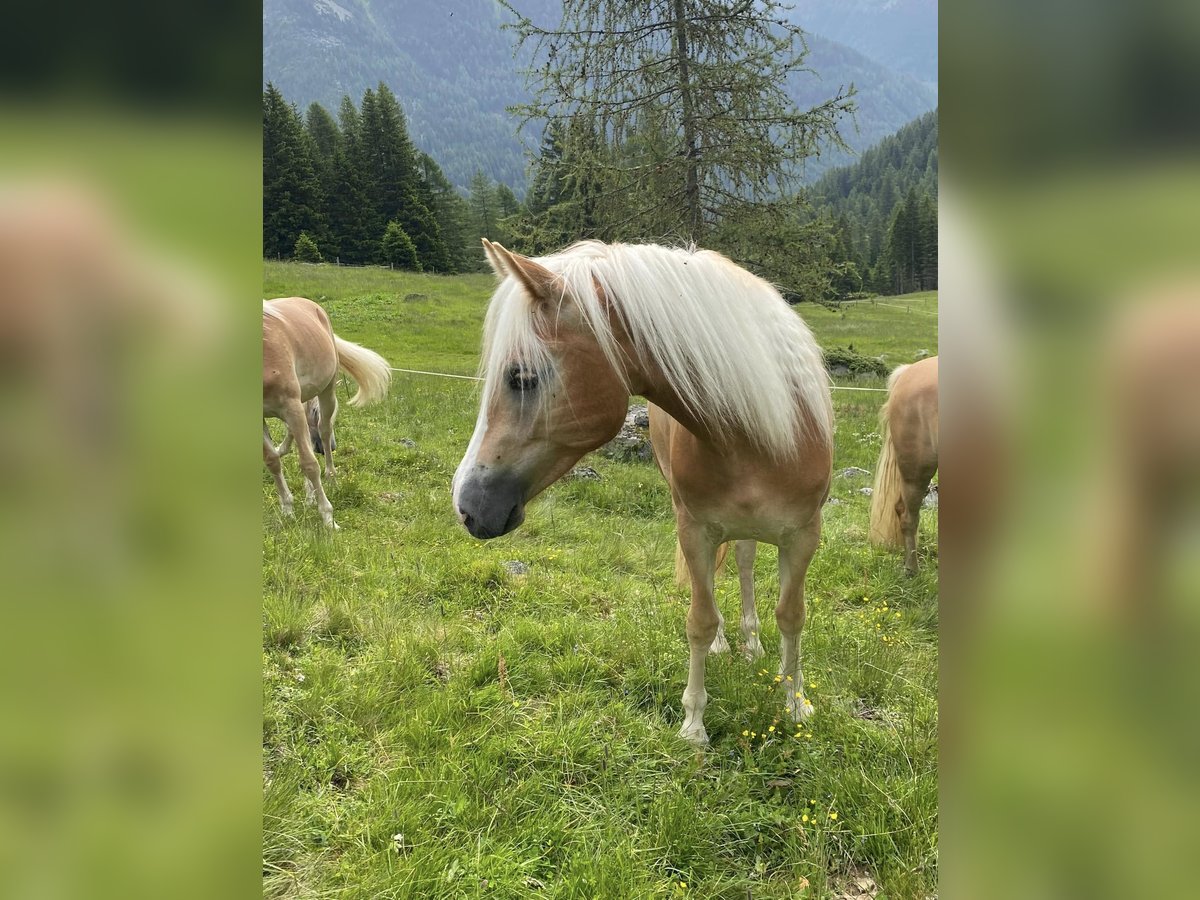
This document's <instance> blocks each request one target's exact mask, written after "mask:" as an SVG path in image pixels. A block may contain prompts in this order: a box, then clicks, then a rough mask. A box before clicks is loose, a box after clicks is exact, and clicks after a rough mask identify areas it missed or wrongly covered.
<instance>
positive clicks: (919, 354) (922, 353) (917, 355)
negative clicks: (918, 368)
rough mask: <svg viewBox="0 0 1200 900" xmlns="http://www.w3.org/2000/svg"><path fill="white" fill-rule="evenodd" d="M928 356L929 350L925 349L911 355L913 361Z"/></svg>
mask: <svg viewBox="0 0 1200 900" xmlns="http://www.w3.org/2000/svg"><path fill="white" fill-rule="evenodd" d="M928 355H929V350H928V349H927V348H925V347H922V348H921V349H920V350H918V351H917V352H916V353H914V354H913V359H924V358H925V357H927V356H928Z"/></svg>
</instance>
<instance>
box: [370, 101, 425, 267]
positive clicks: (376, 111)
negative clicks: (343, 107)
mask: <svg viewBox="0 0 1200 900" xmlns="http://www.w3.org/2000/svg"><path fill="white" fill-rule="evenodd" d="M359 121H360V124H359V141H360V143H361V145H362V151H363V158H364V161H365V163H366V169H365V172H366V173H368V174H367V188H368V193H369V195H370V196H371V199H372V201H373V204H374V207H375V209H376V211H377V213H378V214H379V216H380V218H382V219H383V220H384V221H388V222H391V221H396V222H399V223H400V225H401V227H402V228H403V229H404V232H405V233H406V234H407V235H408V236H409V237H410V238H411V239H412V242H413V245H414V246H415V247H416V248H417V254H418V255H419V256H420V258H421V260H422V262H424V263H428V264H429V266H430V268H438V267H439V264H441V267H442V268H443V269H444V268H445V262H444V261H445V259H446V249H445V245H444V243H443V241H442V236H441V229H439V228H438V224H437V221H436V220H435V219H434V217H433V215H432V213H430V211H429V209H428V207H426V205H425V204H424V203H423V202H421V197H420V190H419V186H418V177H417V164H416V151H415V150H414V149H413V145H412V141H411V140H410V139H409V136H408V127H407V125H406V124H405V120H404V112H403V111H402V110H401V109H400V104H399V103H398V102H397V100H396V97H395V95H394V94H393V93H392V92H391V90H389V89H388V87H387V85H385V84H383V83H380V85H379V88H378V90H377V91H372V90H371V89H369V88H368V89H367V91H366V92H365V93H364V94H363V101H362V107H361V109H360V111H359Z"/></svg>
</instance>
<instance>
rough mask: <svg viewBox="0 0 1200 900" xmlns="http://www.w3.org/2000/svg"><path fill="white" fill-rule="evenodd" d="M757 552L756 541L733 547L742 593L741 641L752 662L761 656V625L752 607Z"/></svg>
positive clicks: (754, 607) (740, 542) (743, 542)
mask: <svg viewBox="0 0 1200 900" xmlns="http://www.w3.org/2000/svg"><path fill="white" fill-rule="evenodd" d="M757 552H758V542H757V541H738V542H737V544H736V545H735V547H734V556H735V558H736V559H737V569H738V586H739V587H740V588H741V593H742V641H743V642H745V644H746V655H747V656H748V657H749V658H750V659H751V660H752V661H753V660H756V659H758V658H760V657H761V656H762V655H763V645H762V639H761V638H760V635H761V634H762V625H761V624H760V623H759V621H758V608H757V607H756V606H755V605H754V556H755V554H756V553H757Z"/></svg>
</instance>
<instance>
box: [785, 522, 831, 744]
mask: <svg viewBox="0 0 1200 900" xmlns="http://www.w3.org/2000/svg"><path fill="white" fill-rule="evenodd" d="M820 540H821V514H820V512H818V513H817V514H816V515H815V516H813V520H812V522H811V523H809V524H808V525H806V526H805V527H804V528H803V529H802V530H801V531H800V532H799V533H797V535H796V536H795V538H793V539H792V540H791V541H788V542H786V543H781V544H780V545H779V605H778V606H776V607H775V622H776V624H778V626H779V656H780V659H779V675H780V681H781V684H782V687H783V689H784V690H785V691H786V702H787V709H788V712H789V713H790V714H791V717H792V721H794V722H802V721H804V720H805V719H806V718H808V717H809V716H810V715H812V712H813V705H812V703H810V702H809V699H808V697H806V696H805V694H804V672H803V671H802V670H801V668H800V632H801V631H802V630H803V628H804V618H805V608H804V576H805V574H806V573H807V572H808V564H809V563H810V562H812V558H813V554H814V553H816V552H817V544H818V543H820Z"/></svg>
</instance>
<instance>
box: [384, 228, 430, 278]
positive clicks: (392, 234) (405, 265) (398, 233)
mask: <svg viewBox="0 0 1200 900" xmlns="http://www.w3.org/2000/svg"><path fill="white" fill-rule="evenodd" d="M380 255H381V256H382V258H383V261H384V262H385V263H387V264H388V265H391V266H395V267H396V268H397V269H409V270H411V271H414V272H420V271H421V262H420V260H419V259H417V248H416V247H415V246H414V245H413V242H412V239H411V238H410V237H409V236H408V235H407V234H406V233H405V231H404V228H403V227H401V225H400V223H399V222H388V226H387V229H386V230H385V231H384V233H383V240H382V241H381V246H380Z"/></svg>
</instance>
